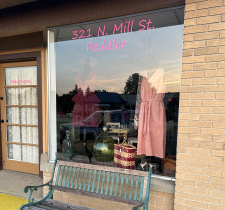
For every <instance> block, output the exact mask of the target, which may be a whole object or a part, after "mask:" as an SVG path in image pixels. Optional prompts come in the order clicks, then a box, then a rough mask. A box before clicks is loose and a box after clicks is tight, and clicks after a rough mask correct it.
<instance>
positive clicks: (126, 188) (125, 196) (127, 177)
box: [124, 175, 129, 198]
mask: <svg viewBox="0 0 225 210" xmlns="http://www.w3.org/2000/svg"><path fill="white" fill-rule="evenodd" d="M128 182H129V175H126V184H125V191H124V198H127V190H128V184H129V183H128Z"/></svg>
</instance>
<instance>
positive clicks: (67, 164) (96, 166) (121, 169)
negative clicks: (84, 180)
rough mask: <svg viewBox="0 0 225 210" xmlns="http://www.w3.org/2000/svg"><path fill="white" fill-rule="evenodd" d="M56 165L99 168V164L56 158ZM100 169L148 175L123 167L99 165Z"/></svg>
mask: <svg viewBox="0 0 225 210" xmlns="http://www.w3.org/2000/svg"><path fill="white" fill-rule="evenodd" d="M57 165H64V166H72V167H78V168H88V169H94V170H99V165H91V164H84V163H77V162H67V161H61V160H58V162H57ZM101 170H102V171H110V172H117V173H123V174H134V175H136V176H137V175H138V176H146V177H148V172H147V171H138V170H132V169H123V168H116V167H108V166H101Z"/></svg>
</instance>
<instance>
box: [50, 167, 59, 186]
mask: <svg viewBox="0 0 225 210" xmlns="http://www.w3.org/2000/svg"><path fill="white" fill-rule="evenodd" d="M60 167H61V166H59V165H57V166H56V167H55V173H54V176H53V182H52V184H53V185H55V183H56V178H57V172H58V168H60Z"/></svg>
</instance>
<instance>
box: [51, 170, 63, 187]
mask: <svg viewBox="0 0 225 210" xmlns="http://www.w3.org/2000/svg"><path fill="white" fill-rule="evenodd" d="M61 167H62V166H56V169H57V171H55V174H54V177H56V181H54V180H53V183H52V184H53V185H58V182H59V175H60V171H61ZM56 174H57V176H55V175H56Z"/></svg>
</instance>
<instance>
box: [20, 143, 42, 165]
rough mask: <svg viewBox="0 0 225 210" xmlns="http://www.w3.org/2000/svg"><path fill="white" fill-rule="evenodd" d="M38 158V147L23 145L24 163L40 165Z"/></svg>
mask: <svg viewBox="0 0 225 210" xmlns="http://www.w3.org/2000/svg"><path fill="white" fill-rule="evenodd" d="M38 157H39V150H38V147H35V146H26V145H22V161H24V162H29V163H39V158H38Z"/></svg>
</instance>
